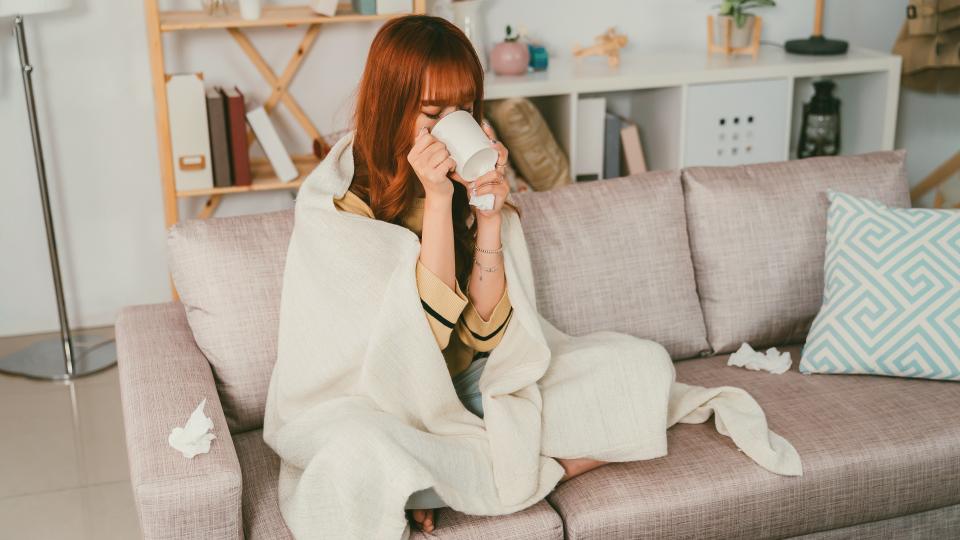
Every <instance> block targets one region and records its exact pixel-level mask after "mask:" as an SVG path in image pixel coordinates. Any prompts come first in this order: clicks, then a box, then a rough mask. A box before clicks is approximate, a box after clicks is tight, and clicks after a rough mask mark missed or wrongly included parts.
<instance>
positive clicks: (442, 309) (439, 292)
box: [417, 259, 469, 350]
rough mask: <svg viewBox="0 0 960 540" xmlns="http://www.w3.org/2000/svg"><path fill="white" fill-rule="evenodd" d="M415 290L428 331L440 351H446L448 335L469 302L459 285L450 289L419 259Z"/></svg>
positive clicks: (448, 341) (448, 340)
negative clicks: (427, 323)
mask: <svg viewBox="0 0 960 540" xmlns="http://www.w3.org/2000/svg"><path fill="white" fill-rule="evenodd" d="M417 290H418V291H419V293H420V303H421V304H422V305H423V311H424V314H425V315H426V316H427V321H428V322H429V323H430V329H431V330H433V337H435V338H436V339H437V345H439V346H440V350H443V349H446V348H447V345H448V344H449V343H450V334H452V333H453V328H454V326H455V325H456V323H457V320H458V319H459V318H460V314H461V313H463V308H464V307H466V305H467V303H468V302H469V300H467V297H466V295H464V294H463V291H461V290H460V284H459V283H456V290H453V289H451V288H450V287H449V286H448V285H447V284H446V283H444V282H443V280H442V279H440V278H439V277H437V275H436V274H434V273H433V272H431V271H430V269H429V268H427V267H426V266H424V265H423V263H421V262H420V260H419V259H417Z"/></svg>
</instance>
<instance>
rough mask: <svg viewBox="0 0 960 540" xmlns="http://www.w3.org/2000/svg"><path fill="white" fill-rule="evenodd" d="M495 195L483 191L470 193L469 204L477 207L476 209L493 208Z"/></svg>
mask: <svg viewBox="0 0 960 540" xmlns="http://www.w3.org/2000/svg"><path fill="white" fill-rule="evenodd" d="M496 198H497V196H496V195H494V194H493V193H484V194H483V195H471V196H470V204H471V205H473V206H476V207H477V210H493V203H494V202H496Z"/></svg>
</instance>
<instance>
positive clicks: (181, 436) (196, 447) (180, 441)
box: [167, 398, 217, 459]
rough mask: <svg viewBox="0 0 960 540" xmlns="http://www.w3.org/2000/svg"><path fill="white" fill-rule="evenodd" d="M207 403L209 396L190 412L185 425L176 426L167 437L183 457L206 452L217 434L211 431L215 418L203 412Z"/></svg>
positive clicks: (190, 457) (191, 456) (189, 457)
mask: <svg viewBox="0 0 960 540" xmlns="http://www.w3.org/2000/svg"><path fill="white" fill-rule="evenodd" d="M206 404H207V398H203V400H202V401H201V402H200V405H198V406H197V408H196V409H195V410H194V411H193V413H191V414H190V418H189V419H187V424H186V425H185V426H183V427H175V428H173V431H171V432H170V436H169V437H167V442H168V443H170V446H172V447H173V448H174V449H176V450H179V451H180V453H181V454H183V457H185V458H188V459H192V458H193V457H194V456H196V455H197V454H206V453H207V452H209V451H210V441H212V440H213V439H216V438H217V436H216V435H214V434H213V433H209V431H210V430H211V429H213V420H211V419H210V417H209V416H207V415H205V414H203V408H204V406H206Z"/></svg>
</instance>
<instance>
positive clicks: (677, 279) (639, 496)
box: [116, 152, 960, 540]
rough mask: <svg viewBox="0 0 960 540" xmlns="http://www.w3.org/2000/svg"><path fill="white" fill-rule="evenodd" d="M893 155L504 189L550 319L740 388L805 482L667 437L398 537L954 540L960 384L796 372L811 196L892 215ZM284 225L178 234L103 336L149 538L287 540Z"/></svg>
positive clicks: (688, 377) (959, 494)
mask: <svg viewBox="0 0 960 540" xmlns="http://www.w3.org/2000/svg"><path fill="white" fill-rule="evenodd" d="M903 158H904V156H903V154H902V153H900V152H885V153H875V154H868V155H864V156H853V157H840V158H819V159H810V160H803V161H797V162H789V163H774V164H764V165H755V166H748V167H733V168H691V169H685V170H683V171H673V172H656V173H649V174H644V175H639V176H633V177H626V178H622V179H615V180H604V181H600V182H590V183H582V184H576V185H573V186H569V187H565V188H561V189H557V190H553V191H549V192H543V193H525V194H521V195H514V196H513V197H514V200H515V201H516V202H517V204H518V205H519V206H520V208H521V212H522V220H523V224H524V231H525V235H526V240H527V243H528V245H529V247H530V253H531V258H532V263H533V267H534V272H535V275H536V283H537V305H538V308H539V309H540V311H541V312H542V313H543V314H544V315H545V316H546V317H547V318H548V319H550V320H552V321H554V323H555V324H557V325H558V327H560V328H561V329H563V330H565V331H567V332H570V333H574V334H582V333H586V332H591V331H594V330H604V329H605V330H617V331H621V332H628V333H631V334H635V335H638V336H642V337H645V338H649V339H654V340H657V341H659V342H660V343H662V344H664V346H665V347H666V348H667V350H668V351H670V353H671V355H672V356H673V357H674V358H675V359H676V360H677V361H676V363H675V366H676V370H677V379H678V380H679V381H682V382H686V383H690V384H697V385H704V386H723V385H731V386H737V387H741V388H744V389H746V390H747V391H749V392H750V393H751V394H752V395H753V396H754V397H755V398H756V400H757V401H758V402H759V403H760V404H761V406H762V407H763V408H764V410H765V411H766V414H767V419H768V421H769V425H770V427H771V429H773V430H774V431H776V432H777V433H779V434H781V435H783V436H784V437H786V438H787V439H788V440H789V441H790V442H792V443H793V445H794V446H795V447H796V449H797V450H798V451H799V453H800V456H801V457H802V459H803V463H804V475H803V476H802V477H798V478H795V477H782V476H777V475H774V474H772V473H769V472H767V471H766V470H764V469H762V468H760V467H759V466H757V465H756V464H755V463H753V462H752V461H750V460H749V459H748V458H747V457H746V456H745V455H743V454H742V453H741V452H738V451H737V449H736V447H735V446H734V445H733V444H732V442H731V441H730V440H729V439H728V438H726V437H723V436H720V435H718V434H717V432H716V429H715V428H714V426H713V425H710V424H702V425H685V424H680V425H677V426H675V427H673V428H671V429H670V431H669V435H668V440H669V455H667V456H665V457H663V458H660V459H655V460H649V461H640V462H633V463H617V464H609V465H606V466H604V467H601V468H599V469H597V470H594V471H591V472H589V473H586V474H584V475H582V476H579V477H577V478H574V479H573V480H571V481H569V482H565V483H563V484H560V485H559V486H558V488H557V489H556V490H554V492H553V493H551V494H550V495H549V496H548V497H547V499H546V500H543V501H541V502H539V503H538V504H536V505H534V506H532V507H530V508H528V509H526V510H524V511H521V512H518V513H515V514H511V515H507V516H494V517H481V516H469V515H465V514H462V513H459V512H456V511H454V510H451V509H449V508H444V509H441V510H438V512H437V523H438V525H437V528H436V530H435V531H434V532H433V534H432V535H422V534H421V533H415V534H414V537H415V538H418V537H421V536H436V537H438V538H457V539H460V538H464V539H466V538H471V539H480V538H484V539H489V538H497V539H500V538H513V539H521V538H530V539H549V538H557V539H562V538H567V539H570V540H578V539H586V538H590V539H601V538H603V539H606V538H648V537H649V538H750V539H755V538H787V537H802V538H901V537H909V538H948V537H957V534H958V533H957V531H960V422H958V421H957V418H958V411H960V385H958V384H956V383H950V382H941V381H927V380H915V379H895V378H889V377H878V376H858V375H801V374H800V373H799V371H797V364H798V363H799V354H800V346H801V344H802V342H803V339H804V337H805V335H806V332H807V331H808V330H809V326H810V323H811V321H812V319H813V317H814V316H815V314H816V312H817V309H818V308H819V304H820V297H821V294H822V288H823V250H824V231H825V227H826V207H827V202H826V198H825V196H824V193H823V192H824V190H825V189H826V188H827V187H832V188H835V189H838V190H841V191H846V192H849V193H852V194H855V195H859V196H865V197H872V198H875V199H878V200H881V201H883V202H885V203H886V204H889V205H893V206H905V205H908V204H909V199H908V196H907V185H906V181H905V178H904V174H903ZM292 226H293V213H292V211H284V212H274V213H268V214H258V215H250V216H242V217H230V218H222V219H211V220H206V221H188V222H184V223H182V224H180V225H178V226H176V227H174V228H173V229H172V230H171V231H170V235H169V244H168V245H169V255H170V257H169V262H170V268H171V272H172V274H173V277H174V280H175V282H176V284H177V288H178V291H179V293H180V298H181V301H180V302H171V303H165V304H155V305H141V306H131V307H128V308H125V309H124V310H123V311H122V312H121V314H120V316H119V319H118V320H117V324H116V331H117V342H118V355H119V370H120V382H121V391H122V401H123V413H124V421H125V425H126V437H127V448H128V454H129V459H130V473H131V481H132V483H133V489H134V493H135V498H136V504H137V508H138V511H139V515H140V523H141V527H142V530H143V533H144V536H145V537H146V538H149V539H155V538H156V539H159V538H170V539H186V538H197V539H199V538H203V539H214V538H241V537H246V538H248V539H257V538H290V533H289V531H288V530H287V528H286V527H285V525H284V522H283V519H282V517H281V515H280V512H279V508H278V501H277V493H276V482H277V473H278V466H279V460H278V458H277V457H276V456H275V455H274V454H273V453H272V452H271V450H270V449H269V448H268V447H267V446H266V445H265V444H264V442H263V439H262V436H261V431H260V428H261V425H262V418H263V407H264V400H265V396H266V384H267V380H268V379H269V376H270V370H271V368H272V361H273V358H274V357H275V355H276V344H277V341H276V330H277V312H278V307H279V298H280V289H281V284H282V270H283V263H284V258H285V254H286V245H287V239H288V236H289V234H290V231H291V229H292ZM322 270H323V269H322V268H318V272H322ZM744 341H747V342H749V343H751V344H752V345H753V346H754V347H755V348H757V349H760V348H761V347H765V346H778V347H780V348H782V349H785V350H788V351H790V352H791V353H792V355H793V358H794V365H793V367H792V369H791V370H790V371H789V372H787V373H785V374H783V375H772V374H769V373H765V372H754V371H747V370H744V369H741V368H736V367H729V366H726V354H727V353H729V352H731V351H733V350H735V349H736V348H738V347H739V345H740V343H742V342H744ZM322 356H323V352H322V351H318V361H322ZM204 397H206V398H207V400H208V401H207V407H206V412H207V414H208V415H209V416H211V417H212V418H213V422H214V433H215V434H216V435H217V439H216V440H215V441H214V442H213V445H212V448H211V451H210V453H209V454H204V455H200V456H197V457H196V458H194V459H192V460H187V459H184V458H183V457H182V456H181V455H180V454H179V453H177V452H176V451H174V450H172V449H171V448H169V447H168V446H167V443H166V438H167V434H168V433H169V432H170V429H171V428H172V427H173V426H175V425H180V424H182V423H183V422H184V420H185V419H186V418H187V416H188V415H189V413H190V412H191V410H192V409H193V408H194V407H195V406H196V404H197V403H198V402H199V401H200V399H202V398H204Z"/></svg>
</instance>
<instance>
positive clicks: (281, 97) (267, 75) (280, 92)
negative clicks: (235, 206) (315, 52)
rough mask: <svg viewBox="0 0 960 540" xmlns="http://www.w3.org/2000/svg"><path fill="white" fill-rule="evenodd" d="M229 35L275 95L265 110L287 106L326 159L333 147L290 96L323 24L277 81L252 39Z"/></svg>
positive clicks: (213, 199) (215, 199)
mask: <svg viewBox="0 0 960 540" xmlns="http://www.w3.org/2000/svg"><path fill="white" fill-rule="evenodd" d="M227 32H229V33H230V35H231V36H232V37H233V39H234V40H235V41H236V42H237V44H238V45H240V48H241V49H242V50H243V52H244V53H245V54H246V55H247V57H249V58H250V61H251V62H253V65H254V66H256V68H257V71H259V72H260V75H261V76H262V77H263V79H264V80H265V81H266V82H267V84H269V85H270V87H271V88H272V91H271V92H270V97H269V98H267V100H266V101H265V102H264V104H263V108H264V109H265V110H266V111H267V113H270V112H272V111H273V109H274V108H276V106H277V104H278V103H280V102H281V101H282V102H283V104H284V105H286V106H287V110H289V111H290V114H292V115H293V117H294V118H295V119H296V120H297V122H298V123H299V124H300V127H302V128H303V131H304V132H306V134H307V136H309V137H310V140H312V141H313V149H314V154H316V155H317V157H321V156H323V155H326V153H327V152H328V151H329V150H330V147H329V145H327V143H326V141H324V139H323V137H321V136H320V132H319V131H318V130H317V128H316V126H314V125H313V122H311V121H310V118H308V117H307V115H306V113H304V112H303V109H302V108H301V107H300V104H299V103H297V100H296V99H294V98H293V96H292V95H290V93H289V88H290V83H291V82H293V77H294V76H295V75H296V74H297V71H298V70H299V69H300V65H301V64H302V63H303V59H304V58H306V56H307V53H308V52H309V51H310V48H311V47H312V46H313V44H314V42H315V41H316V40H317V34H319V33H320V25H319V24H311V25H310V26H309V27H308V28H307V31H306V33H305V34H304V35H303V39H302V40H300V45H298V46H297V49H296V51H294V53H293V56H291V57H290V60H289V61H288V62H287V67H286V68H285V69H284V70H283V73H282V74H281V75H280V76H279V77H277V74H276V73H274V71H273V69H272V68H271V67H270V65H269V64H267V61H266V60H264V59H263V56H262V55H261V54H260V52H259V51H258V50H257V48H256V47H254V46H253V43H252V42H251V41H250V38H248V37H247V35H246V34H244V33H243V32H242V31H241V30H240V29H239V28H227ZM253 140H254V135H253V132H252V131H251V130H250V129H248V130H247V144H248V145H252V144H253ZM221 198H222V196H221V195H211V196H210V198H208V199H207V202H206V204H204V207H203V210H201V211H200V213H199V214H198V215H197V217H198V218H200V219H207V218H209V217H210V216H212V215H213V214H214V212H216V210H217V207H218V206H220V201H221Z"/></svg>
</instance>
